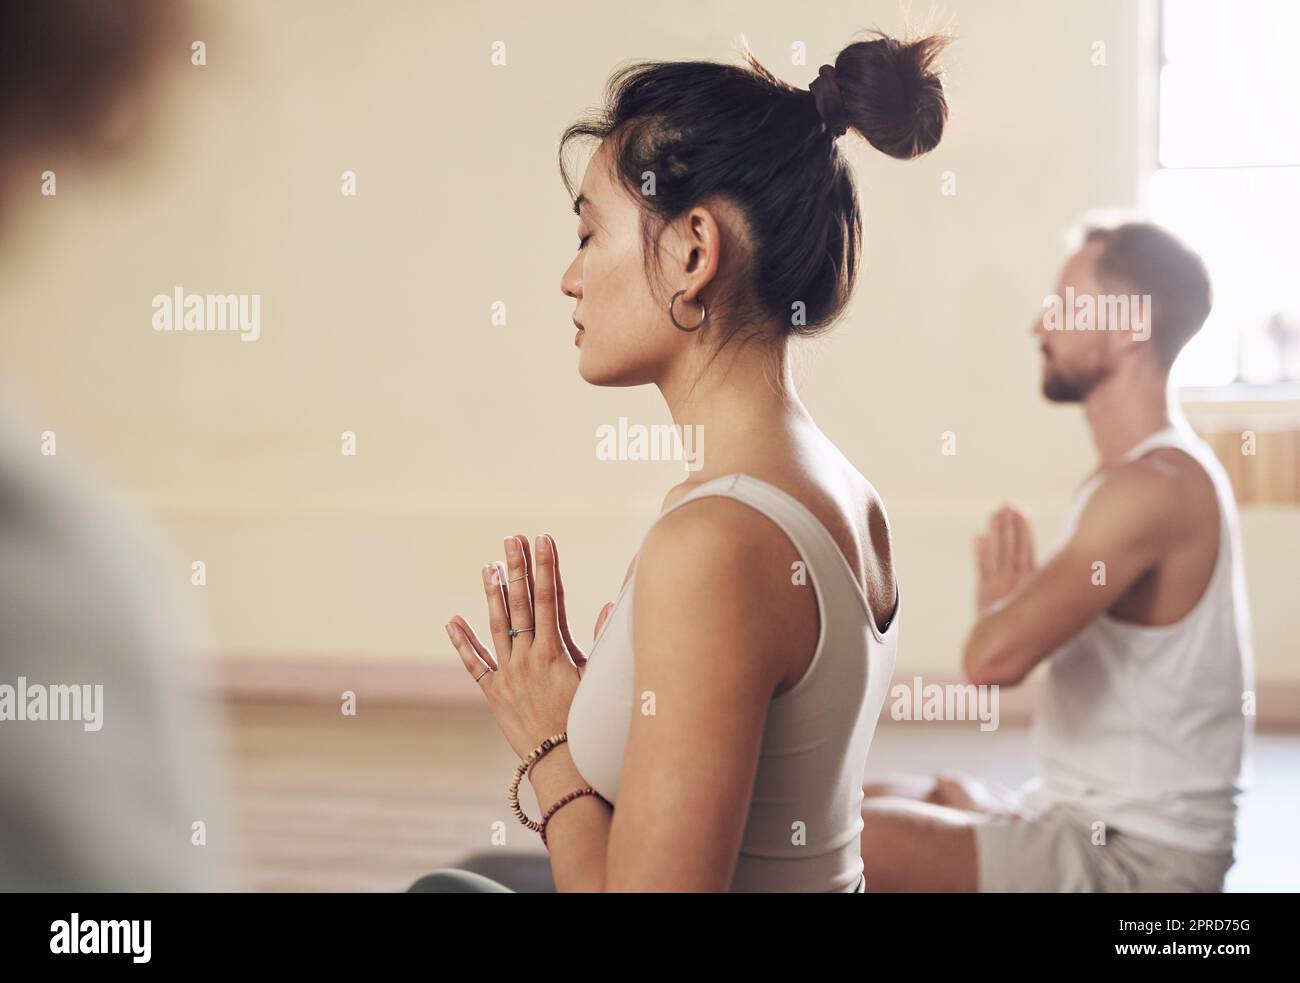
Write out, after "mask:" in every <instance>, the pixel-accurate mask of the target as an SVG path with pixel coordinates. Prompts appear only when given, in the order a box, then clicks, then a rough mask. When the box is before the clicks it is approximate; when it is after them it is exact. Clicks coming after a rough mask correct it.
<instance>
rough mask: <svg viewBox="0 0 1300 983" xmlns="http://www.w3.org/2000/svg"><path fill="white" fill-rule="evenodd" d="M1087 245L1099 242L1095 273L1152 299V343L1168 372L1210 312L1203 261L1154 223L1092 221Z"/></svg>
mask: <svg viewBox="0 0 1300 983" xmlns="http://www.w3.org/2000/svg"><path fill="white" fill-rule="evenodd" d="M1083 242H1084V243H1085V244H1086V243H1093V242H1097V243H1101V252H1100V254H1098V256H1097V273H1098V274H1099V276H1100V277H1101V278H1102V279H1103V280H1107V281H1110V282H1118V283H1120V284H1123V285H1124V286H1125V287H1127V289H1128V290H1130V291H1135V292H1136V293H1138V294H1144V295H1147V296H1149V297H1150V298H1151V321H1152V323H1151V343H1152V344H1153V345H1154V346H1155V349H1154V351H1155V354H1156V357H1157V358H1158V359H1159V360H1160V363H1161V364H1162V365H1163V366H1165V368H1168V367H1169V366H1171V365H1173V364H1174V359H1176V358H1177V357H1178V353H1179V352H1181V351H1182V350H1183V346H1184V345H1186V344H1187V342H1188V341H1189V340H1190V339H1191V338H1192V336H1193V335H1195V334H1196V332H1197V331H1199V330H1200V329H1201V325H1202V324H1204V323H1205V319H1206V318H1207V317H1208V316H1209V314H1210V307H1211V305H1212V304H1213V300H1214V298H1213V292H1212V290H1211V288H1210V274H1209V271H1208V270H1207V269H1206V268H1205V261H1204V260H1202V259H1201V257H1200V256H1199V255H1198V254H1197V253H1196V252H1194V251H1193V250H1192V249H1190V248H1189V247H1188V246H1187V245H1186V244H1185V243H1183V242H1182V241H1181V240H1180V239H1178V238H1177V237H1176V236H1174V235H1173V234H1172V233H1171V232H1169V231H1168V230H1166V229H1162V228H1161V227H1160V226H1158V225H1155V224H1154V223H1152V222H1139V221H1125V222H1121V223H1119V224H1113V225H1108V224H1097V223H1090V224H1088V225H1086V226H1084V228H1083Z"/></svg>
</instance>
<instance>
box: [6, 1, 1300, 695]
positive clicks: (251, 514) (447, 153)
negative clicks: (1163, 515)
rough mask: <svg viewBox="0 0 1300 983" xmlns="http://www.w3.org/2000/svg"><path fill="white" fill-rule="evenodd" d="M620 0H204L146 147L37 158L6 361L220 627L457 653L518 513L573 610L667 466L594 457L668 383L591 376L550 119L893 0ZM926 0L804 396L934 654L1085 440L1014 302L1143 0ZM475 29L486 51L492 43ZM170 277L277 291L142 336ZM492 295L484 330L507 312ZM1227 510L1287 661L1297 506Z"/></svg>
mask: <svg viewBox="0 0 1300 983" xmlns="http://www.w3.org/2000/svg"><path fill="white" fill-rule="evenodd" d="M924 6H925V5H917V7H918V8H923V7H924ZM619 7H622V8H625V9H624V10H623V12H622V13H617V14H615V13H612V12H605V10H604V9H602V12H601V13H600V14H596V13H594V9H595V8H593V7H592V6H591V5H590V4H586V3H548V4H536V3H524V2H516V3H499V4H494V5H493V12H492V13H491V14H489V13H486V12H480V11H479V9H478V8H479V5H478V4H474V3H468V2H454V3H453V2H446V3H428V2H424V0H409V2H403V3H385V4H382V5H368V4H361V3H355V4H343V3H308V2H305V0H299V2H292V3H290V2H281V3H274V4H270V3H256V2H251V0H247V2H238V3H222V4H216V3H212V4H208V5H206V6H205V7H204V10H205V12H206V16H208V17H209V18H210V19H211V20H212V23H211V25H210V26H209V27H206V28H203V29H200V30H199V31H197V32H196V34H197V36H198V37H200V38H206V39H207V40H208V43H209V48H208V65H207V66H206V67H202V68H199V67H192V66H190V65H189V64H188V54H189V53H188V51H182V52H179V53H178V54H177V58H178V69H177V71H176V73H175V74H174V76H173V79H172V81H171V82H170V83H169V85H170V91H169V94H168V100H167V106H168V109H167V115H166V117H165V119H164V120H163V121H162V123H163V124H164V125H162V126H160V128H159V133H158V134H157V136H156V138H155V139H154V141H153V142H152V144H151V145H150V146H149V147H148V149H147V150H146V151H145V152H142V153H141V155H140V160H139V161H138V166H136V167H133V168H118V169H113V170H111V171H106V172H105V173H103V174H98V173H91V172H88V171H86V170H84V169H82V170H79V169H77V168H76V167H75V166H74V165H72V164H71V163H66V162H63V161H56V162H55V163H56V164H57V165H58V168H59V172H60V186H59V195H58V197H57V198H54V199H41V198H39V197H37V196H36V195H35V193H34V192H33V197H32V199H31V200H29V201H27V202H25V203H23V207H22V212H21V214H20V215H18V216H16V217H15V220H17V221H19V222H20V223H21V224H20V225H19V226H18V229H19V230H20V231H21V235H20V236H19V240H20V241H18V242H15V241H14V238H13V236H11V237H10V240H9V242H8V243H7V244H6V249H5V253H4V256H3V260H4V262H3V263H0V287H2V293H0V296H3V297H4V301H3V306H4V317H5V321H6V322H7V329H6V332H5V335H6V337H5V343H6V352H5V356H4V361H3V371H4V372H5V373H6V374H8V375H10V376H12V378H13V379H15V380H17V381H18V382H19V384H20V385H21V387H22V389H23V390H24V391H25V392H26V393H27V394H28V396H29V397H30V398H31V400H32V402H33V403H34V404H35V405H36V407H37V408H38V409H39V413H38V414H37V419H38V420H39V424H40V427H41V429H45V428H49V429H54V430H56V431H57V432H58V433H59V437H60V441H61V443H60V449H61V451H63V452H65V453H69V454H73V453H79V454H82V455H84V456H86V457H88V458H89V459H91V460H92V461H93V462H95V463H96V464H97V465H98V466H99V467H100V468H101V469H102V471H103V472H104V473H105V475H106V476H107V478H108V479H109V480H110V481H112V482H114V483H116V484H118V485H120V486H121V487H123V488H124V489H125V490H126V491H127V492H128V493H129V494H131V495H133V496H134V497H136V498H137V499H138V500H139V501H140V502H142V503H143V504H144V506H145V507H146V508H147V509H148V510H149V511H150V512H151V513H152V514H153V515H154V516H156V517H157V519H158V520H159V521H160V522H161V523H162V524H163V526H164V528H165V529H166V531H167V532H168V533H169V534H170V535H171V537H172V539H173V542H174V544H175V545H176V548H177V551H178V553H179V554H180V558H181V562H180V563H179V564H178V569H175V570H173V571H170V572H171V574H172V575H173V576H174V578H175V582H176V584H177V585H178V587H181V588H183V589H187V590H196V588H190V587H189V567H188V562H189V560H191V559H202V560H204V561H205V562H206V564H207V568H208V585H207V586H206V587H205V588H202V592H203V593H202V595H201V597H202V600H203V602H204V607H205V610H206V614H207V621H208V624H209V627H210V631H211V642H212V647H213V648H214V649H215V650H217V651H220V652H222V653H227V654H235V655H247V656H249V657H263V656H272V655H274V656H289V657H313V656H321V655H324V656H330V657H340V658H344V657H353V656H358V655H364V656H366V657H370V658H374V659H386V658H399V659H409V660H413V661H429V662H437V663H441V664H454V663H453V660H454V655H453V653H452V652H451V651H450V649H449V647H448V645H447V643H446V641H445V638H444V636H443V633H442V630H441V628H440V625H441V623H442V622H443V621H444V620H445V619H446V617H447V616H448V615H449V614H451V613H453V612H457V611H459V612H462V613H465V614H467V615H469V616H470V617H471V619H472V620H476V621H478V622H479V623H481V621H482V599H481V592H480V590H479V587H478V581H477V571H478V568H479V566H480V565H481V564H482V563H483V562H484V561H486V560H487V559H489V558H492V557H496V556H498V555H499V552H500V541H501V537H502V535H504V534H506V533H510V532H524V533H528V534H536V533H538V532H541V531H548V532H550V533H552V534H553V535H554V536H555V537H556V538H557V540H558V542H559V544H560V547H561V552H562V556H563V560H564V567H565V570H566V572H567V574H568V578H567V579H568V588H569V592H570V596H571V608H572V610H573V612H574V614H575V617H576V620H577V622H578V629H579V633H580V635H582V636H584V637H589V635H590V627H591V621H592V618H593V617H594V615H595V612H596V610H597V608H598V606H599V604H600V603H601V602H603V601H604V600H606V599H609V598H612V597H613V596H614V594H615V593H616V592H617V590H618V587H619V585H620V583H621V582H622V577H623V574H624V571H625V569H626V566H627V563H628V561H629V559H630V557H631V554H632V553H633V552H634V550H635V549H636V547H637V545H638V543H639V540H640V536H641V534H642V533H643V531H644V528H645V526H646V524H647V523H648V522H649V521H650V519H651V517H652V516H653V515H654V513H655V511H656V509H657V508H658V506H659V503H660V500H661V498H662V495H663V492H664V491H665V490H666V489H667V487H669V486H670V485H671V484H673V483H674V482H675V481H676V480H678V471H677V468H675V467H674V466H673V465H671V464H639V463H603V462H600V461H597V460H596V458H595V453H594V447H595V431H596V428H597V426H599V425H601V424H604V423H614V422H616V421H617V420H618V417H619V416H621V415H623V416H627V417H629V418H631V419H632V420H633V421H634V422H642V423H656V422H664V421H665V420H666V416H665V413H664V411H663V407H662V405H661V402H660V400H659V398H658V394H657V393H656V392H654V391H653V390H648V389H642V390H599V389H594V388H592V387H589V386H587V385H586V384H585V383H583V382H582V381H581V379H580V378H579V377H578V376H577V373H576V371H575V364H576V358H575V351H574V349H573V347H572V341H571V331H572V329H571V326H570V322H569V318H570V314H571V308H572V304H571V302H570V301H568V300H567V299H566V298H564V297H563V296H562V295H561V294H560V292H559V289H558V283H559V278H560V274H561V272H562V270H563V269H564V267H565V265H566V264H567V263H568V261H569V259H570V256H571V250H572V248H573V241H574V222H573V218H572V215H571V214H570V211H569V202H568V201H567V199H566V198H565V197H564V193H563V190H562V187H561V185H560V182H559V180H558V175H557V169H556V164H555V150H556V138H557V136H558V134H559V133H560V131H561V130H562V129H563V127H564V126H565V124H566V123H568V122H569V121H571V119H572V118H573V117H574V116H575V115H577V114H578V113H579V111H580V110H581V109H582V108H584V107H585V106H587V105H589V104H591V103H593V102H595V101H596V100H597V99H598V97H599V95H600V92H601V89H602V86H603V83H604V81H605V78H606V76H607V74H608V72H609V71H610V69H611V68H613V67H614V65H615V64H616V63H619V62H622V61H624V60H626V59H631V58H636V57H659V58H714V59H729V58H734V57H735V56H734V54H733V47H732V45H733V42H734V41H735V40H736V39H737V38H738V37H739V35H740V34H741V33H742V32H743V33H744V34H745V35H746V36H747V38H748V41H749V43H750V45H751V46H752V47H753V49H754V50H755V52H756V53H757V54H758V55H759V57H760V58H761V59H763V60H764V61H765V62H766V63H767V64H768V65H769V66H770V67H771V68H773V70H775V71H776V72H777V73H778V74H780V75H782V76H784V77H785V78H787V79H789V80H790V81H793V82H796V83H800V84H806V83H807V82H808V81H809V80H810V79H811V78H813V77H814V76H815V74H816V67H817V65H819V64H820V63H821V62H822V61H824V60H826V59H828V58H829V57H830V56H832V55H833V54H834V52H835V51H836V50H837V49H838V48H839V47H840V46H842V45H843V44H844V43H846V42H847V41H848V40H849V39H850V37H851V36H852V35H853V33H854V32H855V31H857V30H859V29H861V28H864V27H868V26H871V25H873V24H878V25H879V26H881V27H883V28H885V29H888V30H898V29H900V28H901V27H902V26H903V23H902V19H901V17H900V15H899V9H900V8H899V6H898V5H895V4H892V3H872V4H860V3H857V4H848V3H823V4H815V5H814V4H784V3H775V2H764V3H753V2H746V3H734V4H699V3H685V2H675V0H672V2H664V3H658V4H653V5H630V4H629V5H615V6H614V7H613V8H611V9H617V8H619ZM936 9H937V10H938V11H939V14H940V16H939V17H938V19H937V26H939V27H947V28H949V29H950V30H952V31H953V32H954V33H955V34H956V35H957V37H958V41H957V44H956V46H955V48H954V49H953V50H952V52H951V54H950V56H949V58H948V59H947V68H948V78H947V82H948V86H949V93H950V99H951V108H952V116H951V121H950V126H949V129H948V131H947V133H946V134H945V136H944V139H943V144H942V146H941V147H940V148H939V149H938V150H937V151H936V152H935V153H933V154H931V155H930V156H928V157H926V158H923V159H921V160H919V161H913V162H907V163H901V162H897V161H892V160H889V159H887V158H885V157H884V156H883V155H880V154H878V153H876V152H874V151H871V150H870V149H869V148H866V149H864V147H862V146H859V145H858V144H857V143H855V142H854V138H852V137H846V138H845V140H844V141H843V142H842V145H843V146H845V147H846V148H849V151H850V155H851V157H852V160H853V161H854V165H855V167H856V168H857V171H858V175H859V178H860V187H861V189H862V195H863V202H864V206H865V213H866V224H867V255H866V263H865V275H864V276H863V278H862V280H861V281H860V284H859V287H858V290H857V295H856V299H855V301H854V303H853V305H852V308H851V309H850V312H849V314H848V316H847V317H846V319H845V321H844V323H843V324H841V325H840V326H839V328H838V329H837V330H836V331H835V332H833V333H832V334H831V335H830V336H829V337H828V338H827V339H825V340H824V341H821V342H819V343H818V344H817V345H816V346H814V347H812V348H810V349H808V352H807V356H806V363H807V364H806V368H805V370H804V372H803V379H804V382H803V389H802V392H803V395H804V398H805V401H806V402H807V403H808V405H809V406H810V407H811V409H812V410H813V412H814V414H815V415H816V416H817V418H818V419H819V421H820V422H821V424H822V426H823V427H824V429H825V430H826V431H827V432H828V433H829V434H830V435H831V436H832V438H833V439H835V440H836V441H837V442H838V443H839V444H840V446H841V447H842V449H843V450H844V451H845V453H847V454H848V456H849V457H850V458H851V459H852V460H853V461H854V462H855V463H856V464H857V465H858V466H859V467H860V468H861V470H862V471H863V472H864V473H865V474H866V475H867V476H868V477H869V478H871V479H872V481H873V482H875V484H876V485H877V487H878V489H879V490H880V492H881V493H882V494H883V495H884V497H885V500H886V503H887V505H888V507H889V509H890V513H891V518H892V520H893V524H894V528H895V535H896V549H897V554H898V557H899V561H900V576H901V583H902V590H903V595H904V597H905V598H906V601H905V604H906V614H905V621H904V626H903V632H904V635H903V645H902V652H901V656H900V660H901V661H900V671H902V672H907V671H913V670H916V671H927V672H930V671H933V672H936V673H937V672H943V671H951V670H955V668H956V661H955V659H956V652H957V649H958V646H959V644H960V641H961V638H962V636H963V634H964V632H965V630H966V628H967V627H968V622H969V615H970V611H971V605H972V601H971V597H972V577H971V570H970V562H969V558H970V541H971V538H972V536H973V535H974V533H975V531H976V528H977V526H978V525H979V524H980V523H981V521H982V519H983V517H984V516H985V515H986V513H987V512H988V511H989V510H991V509H992V508H994V507H996V506H997V505H999V504H1000V503H1001V502H1002V501H1003V500H1004V499H1006V500H1011V501H1014V502H1017V503H1019V504H1020V505H1022V506H1023V507H1024V508H1025V509H1026V510H1027V511H1028V514H1029V515H1030V516H1031V519H1032V521H1033V523H1034V526H1035V530H1036V532H1037V533H1038V534H1039V538H1040V543H1043V544H1048V543H1050V542H1051V541H1053V540H1054V537H1055V529H1056V527H1057V525H1058V524H1059V522H1060V521H1061V519H1062V517H1063V515H1064V512H1065V508H1066V504H1067V498H1068V496H1069V494H1070V492H1071V489H1072V488H1073V486H1074V485H1075V483H1076V482H1077V480H1078V479H1079V478H1080V477H1081V476H1082V475H1083V474H1084V473H1085V472H1086V471H1087V470H1088V469H1089V468H1090V467H1091V462H1090V452H1091V448H1090V446H1089V443H1088V440H1087V436H1086V433H1085V431H1084V429H1083V426H1082V422H1081V419H1080V417H1079V414H1078V413H1077V412H1076V411H1074V410H1072V409H1068V408H1067V409H1062V408H1050V407H1048V406H1045V405H1044V404H1043V403H1042V401H1041V400H1040V399H1039V398H1038V395H1037V392H1036V377H1037V369H1038V365H1037V361H1038V357H1037V354H1036V352H1035V349H1034V347H1033V345H1031V344H1030V342H1029V340H1028V336H1027V330H1028V327H1027V326H1028V323H1029V319H1030V317H1031V315H1032V313H1033V312H1034V310H1035V308H1037V307H1038V305H1039V303H1040V301H1041V299H1042V296H1043V294H1044V292H1046V291H1047V290H1048V289H1050V284H1051V282H1052V280H1053V277H1054V275H1055V271H1056V267H1057V265H1058V263H1059V261H1060V259H1061V257H1062V255H1063V252H1064V243H1063V241H1062V238H1061V232H1062V229H1063V228H1064V227H1065V226H1066V225H1068V224H1069V223H1070V222H1071V221H1072V220H1074V219H1076V218H1077V217H1078V216H1079V214H1080V213H1081V212H1083V211H1084V210H1085V209H1087V208H1090V207H1093V206H1097V205H1121V206H1125V205H1132V204H1134V203H1136V201H1137V195H1138V189H1139V186H1140V185H1139V173H1138V172H1139V168H1140V165H1141V164H1142V162H1143V160H1144V159H1145V158H1144V155H1143V152H1142V146H1141V143H1140V140H1139V137H1140V135H1141V131H1142V123H1141V120H1140V118H1139V108H1138V100H1137V98H1136V95H1135V93H1137V92H1138V90H1139V81H1140V71H1139V67H1140V66H1139V58H1142V57H1147V55H1148V54H1149V52H1148V51H1147V50H1146V48H1144V47H1143V45H1144V43H1145V42H1142V41H1140V38H1139V34H1140V32H1139V17H1138V13H1137V10H1138V8H1137V5H1136V4H1133V3H1131V2H1128V0H1111V2H1102V3H1098V2H1092V0H1089V2H1086V3H1085V2H1082V0H1080V2H1069V3H1051V4H1046V3H1040V2H1030V0H1025V2H1009V0H997V2H989V0H980V2H953V0H948V2H944V3H941V4H939V5H937V8H936ZM814 10H816V13H815V14H814V13H813V11H814ZM380 11H382V13H380ZM921 26H926V25H921ZM498 40H500V41H504V42H505V43H506V45H507V57H508V64H507V66H506V67H492V66H491V65H490V64H489V46H490V45H491V43H492V42H493V41H498ZM795 41H804V42H806V44H807V50H808V64H807V65H802V66H793V65H791V64H790V50H791V49H790V46H791V44H792V42H795ZM1094 41H1104V42H1105V44H1106V45H1107V65H1106V66H1105V67H1094V66H1093V65H1092V64H1091V61H1090V54H1091V47H1092V44H1093V42H1094ZM345 169H351V170H354V171H356V172H357V175H358V187H359V194H358V195H357V197H355V198H346V197H343V196H342V195H341V194H340V192H339V180H340V172H341V171H343V170H345ZM945 171H952V172H955V174H956V180H957V194H956V195H955V196H951V197H949V196H944V195H942V194H941V193H940V190H941V179H942V175H943V172H945ZM31 184H32V188H33V189H35V188H36V187H37V180H36V178H33V179H32V182H31ZM177 285H181V286H183V287H185V288H186V289H187V290H190V291H194V292H202V293H210V292H211V293H227V292H234V293H260V294H261V295H262V328H261V331H262V336H261V339H260V340H259V341H257V342H256V343H241V342H240V341H239V340H238V338H237V337H236V336H233V335H216V334H214V335H197V336H196V335H187V334H179V335H168V334H158V333H155V332H154V331H153V330H151V328H150V315H151V310H150V299H151V298H152V297H153V295H154V294H156V293H160V292H170V291H171V290H172V289H173V288H174V287H175V286H177ZM498 300H500V301H504V302H505V303H506V304H507V310H508V325H507V326H494V325H493V324H491V323H490V320H489V313H490V305H491V304H492V303H493V302H494V301H498ZM343 430H353V431H355V432H356V433H357V435H358V448H359V452H358V454H357V456H356V457H354V458H349V457H344V456H343V455H341V454H340V432H341V431H343ZM948 430H951V431H954V432H955V433H956V435H957V443H958V453H957V454H956V456H955V457H946V456H943V455H942V454H941V453H940V435H941V434H942V433H943V432H944V431H948ZM34 439H35V438H34ZM1244 525H1245V532H1246V539H1247V542H1246V545H1247V550H1248V556H1249V572H1250V579H1251V588H1252V602H1253V605H1254V613H1255V618H1256V633H1257V643H1258V664H1259V667H1260V670H1261V674H1262V675H1264V676H1267V677H1270V678H1286V679H1292V680H1294V679H1300V669H1298V668H1297V666H1296V664H1295V660H1294V658H1293V653H1294V651H1295V644H1294V638H1295V636H1296V629H1297V619H1296V614H1295V611H1294V603H1293V600H1292V598H1293V595H1294V586H1295V580H1296V577H1295V560H1294V557H1295V556H1296V555H1297V553H1298V552H1300V515H1298V514H1297V512H1296V511H1295V510H1289V509H1270V510H1253V511H1251V512H1249V513H1248V514H1247V515H1246V516H1245V518H1244Z"/></svg>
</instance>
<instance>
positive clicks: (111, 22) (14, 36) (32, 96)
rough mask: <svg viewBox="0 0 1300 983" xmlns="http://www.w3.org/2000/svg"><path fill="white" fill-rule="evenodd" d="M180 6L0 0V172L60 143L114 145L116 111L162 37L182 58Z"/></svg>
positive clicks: (133, 0)
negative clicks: (173, 45)
mask: <svg viewBox="0 0 1300 983" xmlns="http://www.w3.org/2000/svg"><path fill="white" fill-rule="evenodd" d="M184 9H185V4H183V3H181V2H180V0H176V2H169V0H33V2H28V0H11V2H5V3H0V179H3V178H6V177H8V176H9V174H8V173H7V172H9V171H11V170H12V169H13V167H14V166H15V164H16V162H17V161H18V160H21V159H23V158H25V157H28V156H31V155H33V154H37V153H41V152H45V151H47V150H49V149H51V148H53V147H55V146H58V145H61V144H71V145H73V146H74V147H75V148H76V149H77V150H78V151H80V152H82V153H103V152H105V151H111V150H113V149H116V148H117V146H118V145H119V141H120V140H121V137H122V134H121V133H120V132H119V129H118V128H117V127H116V126H115V124H116V123H117V122H118V120H117V118H116V115H115V114H116V111H117V110H118V109H119V108H120V107H121V106H122V104H124V103H126V102H129V101H130V100H131V98H132V97H135V96H137V95H139V94H140V93H141V92H142V91H144V90H145V89H146V87H147V85H148V81H149V77H150V74H151V72H152V70H153V69H154V68H156V67H157V65H158V64H159V63H160V61H161V60H162V58H161V56H162V55H163V53H164V52H165V51H167V49H168V46H169V45H172V44H175V45H176V48H175V53H174V56H175V57H176V58H177V59H184V58H187V57H188V52H187V51H186V50H185V48H183V47H182V46H181V44H180V33H179V29H180V27H181V26H182V25H183V24H184V22H185V16H184Z"/></svg>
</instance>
